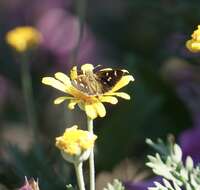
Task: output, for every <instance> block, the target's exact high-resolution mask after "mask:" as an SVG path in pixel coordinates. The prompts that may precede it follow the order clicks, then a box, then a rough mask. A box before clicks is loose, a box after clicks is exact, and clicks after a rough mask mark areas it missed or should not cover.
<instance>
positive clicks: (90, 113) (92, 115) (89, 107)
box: [85, 104, 97, 119]
mask: <svg viewBox="0 0 200 190" xmlns="http://www.w3.org/2000/svg"><path fill="white" fill-rule="evenodd" d="M85 112H86V114H87V116H88V117H90V118H91V119H95V118H96V117H97V112H96V109H95V108H94V107H93V105H92V104H86V105H85Z"/></svg>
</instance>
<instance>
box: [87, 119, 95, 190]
mask: <svg viewBox="0 0 200 190" xmlns="http://www.w3.org/2000/svg"><path fill="white" fill-rule="evenodd" d="M87 126H88V131H89V132H90V133H91V134H94V132H93V120H92V119H90V118H89V117H87ZM89 170H90V190H95V166H94V148H92V150H91V153H90V157H89Z"/></svg>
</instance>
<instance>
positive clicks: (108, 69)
mask: <svg viewBox="0 0 200 190" xmlns="http://www.w3.org/2000/svg"><path fill="white" fill-rule="evenodd" d="M100 71H112V69H111V68H104V69H101V70H100Z"/></svg>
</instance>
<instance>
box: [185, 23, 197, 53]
mask: <svg viewBox="0 0 200 190" xmlns="http://www.w3.org/2000/svg"><path fill="white" fill-rule="evenodd" d="M191 37H192V39H190V40H188V41H187V42H186V47H187V48H188V50H190V51H191V52H194V53H196V52H200V25H198V28H197V30H195V31H194V32H193V34H192V35H191Z"/></svg>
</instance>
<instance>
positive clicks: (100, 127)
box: [0, 0, 200, 190]
mask: <svg viewBox="0 0 200 190" xmlns="http://www.w3.org/2000/svg"><path fill="white" fill-rule="evenodd" d="M199 8H200V2H199V1H197V0H190V1H187V0H160V1H145V0H106V1H105V0H101V1H98V0H87V1H86V0H82V1H81V0H80V1H78V0H76V1H74V0H73V1H72V0H43V1H41V0H29V1H27V0H1V1H0V26H1V27H0V52H1V53H0V139H1V143H0V184H1V185H0V189H1V188H2V189H3V188H5V189H14V188H16V187H20V186H21V185H22V184H23V182H24V176H27V177H31V176H33V177H35V178H39V183H40V187H41V190H45V189H46V190H47V189H48V190H55V189H57V190H64V189H65V188H66V187H65V185H66V184H69V183H72V184H76V179H75V178H74V170H73V168H72V167H71V165H70V164H67V163H66V162H65V161H64V160H63V159H62V157H61V155H60V153H59V151H58V150H57V148H55V146H54V143H55V137H56V136H59V135H61V134H62V132H63V131H64V129H65V128H66V127H70V126H72V125H73V124H79V126H81V127H82V128H85V127H86V122H85V120H86V118H85V115H84V113H83V112H81V111H80V110H79V109H78V108H77V109H76V110H75V111H68V110H67V109H66V104H61V105H57V106H55V105H53V100H54V98H56V97H58V96H59V95H60V93H59V92H58V91H57V90H54V89H52V88H49V87H47V86H44V85H42V84H41V78H42V77H44V76H50V75H52V74H53V73H55V72H57V71H62V72H65V73H68V72H69V70H70V68H71V67H72V65H73V64H74V63H73V62H72V61H71V60H72V59H73V58H74V55H75V54H74V52H75V49H76V50H78V51H77V52H76V59H75V60H76V64H77V65H81V64H84V63H86V62H90V63H92V64H94V65H98V64H101V65H103V66H111V67H114V68H123V69H127V70H129V72H130V73H131V74H132V75H133V76H134V78H135V82H134V83H131V84H130V85H129V86H128V87H126V92H128V93H129V94H130V95H131V97H132V99H131V100H130V101H121V100H120V101H119V103H118V104H117V105H116V106H110V105H106V109H107V115H106V117H105V118H101V119H96V120H95V124H94V125H95V133H96V134H97V135H98V140H97V145H96V148H95V157H96V176H97V189H98V190H100V189H102V187H103V186H105V184H106V182H107V181H110V180H112V179H113V178H119V179H121V180H122V181H124V182H130V183H132V184H135V183H136V184H137V183H140V182H139V181H141V180H146V179H148V178H151V177H152V174H151V172H150V171H149V170H148V169H147V168H146V167H145V161H146V155H147V154H148V153H151V152H152V150H151V149H149V147H148V146H147V145H146V144H145V138H147V137H149V138H152V139H157V138H158V137H161V138H163V139H165V138H166V136H167V135H168V134H174V136H175V138H176V141H177V142H178V143H180V145H181V146H182V148H183V153H184V156H185V155H187V154H190V155H192V157H193V158H194V159H195V161H196V162H198V161H200V145H199V138H200V74H199V71H200V54H198V53H195V54H194V53H190V52H189V51H188V50H187V49H186V48H185V42H186V40H188V39H190V35H191V33H192V32H193V30H194V29H195V28H196V27H197V25H198V24H199V23H200V11H199ZM80 15H82V16H81V18H80ZM80 20H81V24H80V23H79V21H80ZM82 24H83V28H82V29H83V35H82V38H81V40H79V37H80V30H81V27H82ZM24 25H30V26H34V27H36V28H37V29H38V30H39V31H40V32H41V33H42V38H43V40H42V42H41V44H40V46H39V47H38V48H37V49H36V50H35V51H34V52H32V53H31V55H30V57H29V61H28V62H27V64H28V66H29V68H30V74H31V78H32V86H33V97H34V109H35V110H36V118H37V125H36V127H35V128H34V129H33V128H31V126H30V125H29V124H28V122H27V110H26V105H25V101H24V95H23V90H22V81H21V63H20V61H19V59H17V57H16V55H15V54H14V53H13V51H12V49H11V48H10V47H8V45H7V44H6V42H5V35H6V33H7V32H8V31H9V30H10V29H12V28H14V27H16V26H24ZM79 42H80V43H79ZM77 44H79V46H78V48H77ZM87 172H88V171H86V175H87ZM87 180H88V179H86V181H87ZM141 189H142V188H141ZM132 190H139V188H137V187H136V186H135V187H134V185H133V186H132Z"/></svg>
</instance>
